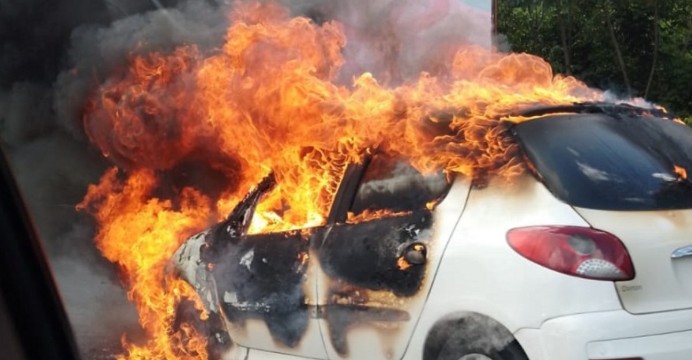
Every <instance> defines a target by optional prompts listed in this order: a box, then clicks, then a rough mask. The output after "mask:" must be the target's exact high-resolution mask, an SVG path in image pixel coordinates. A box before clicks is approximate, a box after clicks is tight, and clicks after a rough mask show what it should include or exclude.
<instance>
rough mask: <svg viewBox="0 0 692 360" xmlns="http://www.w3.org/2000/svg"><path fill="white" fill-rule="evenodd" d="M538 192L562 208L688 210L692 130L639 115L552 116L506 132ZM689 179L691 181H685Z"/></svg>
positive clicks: (691, 188)
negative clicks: (546, 192)
mask: <svg viewBox="0 0 692 360" xmlns="http://www.w3.org/2000/svg"><path fill="white" fill-rule="evenodd" d="M514 131H515V134H516V135H517V137H518V140H519V142H520V144H521V145H522V148H523V150H524V151H525V153H526V155H527V157H528V160H529V161H530V162H531V163H532V165H533V167H534V168H535V169H536V171H537V173H538V175H539V176H540V177H541V178H542V180H543V182H544V183H545V185H546V186H547V187H548V188H549V189H550V191H551V192H552V193H553V194H554V195H555V196H556V197H558V198H559V199H561V200H563V201H565V202H567V203H568V204H570V205H573V206H577V207H583V208H592V209H602V210H662V209H685V208H692V186H691V183H690V181H689V180H688V179H687V172H688V171H692V161H691V160H692V129H690V128H689V127H687V126H685V125H683V124H679V123H676V122H674V121H671V120H668V119H660V118H654V117H646V116H639V115H617V116H611V115H606V114H574V115H555V116H547V117H544V118H540V119H536V120H531V121H528V122H525V123H521V124H518V125H517V126H515V128H514ZM690 175H692V174H690Z"/></svg>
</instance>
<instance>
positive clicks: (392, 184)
mask: <svg viewBox="0 0 692 360" xmlns="http://www.w3.org/2000/svg"><path fill="white" fill-rule="evenodd" d="M448 189H449V181H448V179H447V176H446V174H444V173H443V172H441V171H440V172H435V173H431V174H423V173H421V172H420V171H418V170H416V169H415V168H414V167H413V166H411V164H410V163H409V162H408V161H407V160H405V159H402V158H398V157H394V156H390V155H386V154H381V153H378V154H375V155H374V156H373V157H372V158H371V160H370V162H369V163H368V165H367V168H366V170H365V173H364V174H363V178H362V180H361V183H360V185H359V187H358V191H357V193H356V196H355V199H354V201H353V205H352V206H351V209H350V212H352V213H353V214H354V215H358V214H361V213H363V212H364V211H366V210H369V211H378V210H389V211H392V212H404V211H414V210H419V209H424V208H425V207H426V205H427V204H428V203H431V202H433V203H434V202H435V201H437V200H439V199H441V198H442V197H443V196H444V195H445V194H446V192H447V190H448Z"/></svg>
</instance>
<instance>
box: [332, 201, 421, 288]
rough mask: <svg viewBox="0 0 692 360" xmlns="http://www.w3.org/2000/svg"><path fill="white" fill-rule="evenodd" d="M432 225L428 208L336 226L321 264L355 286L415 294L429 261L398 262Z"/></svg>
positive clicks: (338, 277)
mask: <svg viewBox="0 0 692 360" xmlns="http://www.w3.org/2000/svg"><path fill="white" fill-rule="evenodd" d="M431 226H432V216H431V214H430V212H428V211H418V212H414V213H412V214H410V215H404V216H399V217H392V218H383V219H377V220H372V221H367V222H363V223H357V224H339V225H336V226H334V228H333V229H332V231H331V232H330V234H329V236H328V237H327V239H326V241H325V243H324V244H323V245H322V247H321V248H320V249H319V260H320V264H321V265H322V268H323V269H324V271H325V273H327V275H329V276H330V277H332V278H336V279H341V280H343V281H345V282H348V283H349V284H351V285H353V286H356V287H362V288H365V289H370V290H390V291H392V292H394V293H395V294H396V295H398V296H411V295H413V294H415V293H416V292H417V290H418V289H419V288H420V285H421V281H422V279H423V275H424V274H425V262H424V261H420V263H419V264H411V265H412V266H409V267H407V268H405V269H401V267H400V266H399V265H398V261H399V259H400V258H402V256H404V255H405V254H404V252H405V251H406V250H407V248H408V247H409V245H411V244H413V243H414V242H418V241H421V235H422V236H425V233H426V232H427V230H429V229H430V228H431Z"/></svg>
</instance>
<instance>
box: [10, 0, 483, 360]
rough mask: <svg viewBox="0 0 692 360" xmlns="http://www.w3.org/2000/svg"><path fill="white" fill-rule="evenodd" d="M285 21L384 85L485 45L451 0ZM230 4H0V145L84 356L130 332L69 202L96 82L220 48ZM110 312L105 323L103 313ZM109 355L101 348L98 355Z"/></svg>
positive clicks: (83, 162)
mask: <svg viewBox="0 0 692 360" xmlns="http://www.w3.org/2000/svg"><path fill="white" fill-rule="evenodd" d="M282 2H283V3H284V4H285V5H286V6H288V7H289V8H290V9H291V11H292V12H293V13H294V14H295V15H305V16H308V17H310V18H311V19H313V21H315V22H317V23H320V22H324V21H330V20H334V19H336V20H337V21H339V22H341V23H342V24H343V26H344V30H345V32H346V35H347V38H348V43H347V45H346V48H345V49H344V51H343V53H344V56H345V58H346V65H345V66H344V68H343V69H342V72H341V74H340V78H339V80H340V81H341V82H342V83H344V84H350V82H351V79H352V78H353V76H355V75H357V74H360V73H362V72H366V71H367V72H371V73H373V74H374V75H375V76H376V77H377V78H378V79H379V80H380V81H381V82H383V83H391V84H396V83H400V82H404V81H407V80H411V79H413V78H415V77H417V75H418V74H419V73H420V72H421V71H427V72H430V73H433V74H441V73H444V71H445V69H444V66H445V62H444V61H443V60H445V59H446V57H448V56H450V52H451V51H453V49H454V48H456V46H458V45H459V44H462V43H476V44H481V45H485V46H490V41H491V39H490V37H489V34H490V29H489V26H490V21H489V16H490V15H489V14H483V13H479V12H477V11H476V10H473V9H470V8H469V7H466V6H465V5H462V4H461V3H459V2H458V1H456V0H349V1H341V0H283V1H282ZM232 3H233V2H232V1H230V0H229V1H224V0H151V1H142V0H102V1H98V0H62V1H55V0H0V142H1V143H2V146H3V147H4V148H5V151H6V152H7V153H8V155H9V156H10V158H11V160H12V163H13V167H14V171H15V175H16V177H17V179H18V182H19V184H20V187H21V188H22V191H23V195H24V197H25V199H26V201H27V203H28V205H29V207H30V211H31V213H32V215H33V218H34V221H35V223H36V226H37V228H38V231H39V233H40V235H41V237H42V239H43V241H44V245H45V248H46V250H47V252H48V256H49V259H50V261H51V265H52V268H53V271H54V275H55V277H56V279H57V281H58V285H59V287H60V290H61V292H62V296H63V299H64V301H65V305H66V307H67V311H68V315H69V316H70V320H71V322H72V325H73V327H74V330H75V333H76V335H77V340H78V343H79V345H80V348H81V350H82V352H83V354H84V357H85V358H90V359H93V358H98V357H99V356H100V354H102V352H103V349H104V348H106V349H112V348H113V347H116V348H117V346H118V345H117V344H118V339H119V337H120V335H121V334H122V333H123V332H124V331H129V330H132V329H136V328H137V325H136V315H135V313H134V310H133V308H132V306H130V305H129V303H128V302H127V301H126V299H125V295H124V292H123V290H122V287H121V284H120V282H119V280H118V278H117V275H116V269H115V267H114V266H113V265H112V264H109V263H107V262H106V261H105V260H104V259H103V258H102V257H101V256H100V255H99V253H98V251H97V250H96V249H95V248H94V245H93V242H92V238H93V234H94V225H93V223H92V221H91V219H90V218H88V217H87V216H86V215H84V214H79V213H76V212H75V210H74V206H75V204H76V203H78V202H79V201H80V200H81V198H82V197H83V195H84V193H85V191H86V187H87V185H88V184H90V183H94V182H96V181H98V178H99V176H100V175H101V174H102V173H103V171H104V169H105V168H107V167H108V166H109V163H108V161H107V160H106V159H104V158H103V157H102V156H101V154H100V153H99V152H98V150H97V149H95V148H94V147H92V146H91V145H90V144H89V143H88V141H87V139H86V136H85V135H84V131H83V129H82V111H83V109H84V106H85V102H86V100H87V99H88V97H89V95H90V94H91V93H92V92H93V91H94V89H96V88H97V87H98V86H99V85H101V84H103V83H105V82H107V81H109V79H111V78H112V77H116V78H117V76H118V75H119V74H122V72H123V70H124V67H125V66H126V65H127V62H128V59H129V58H130V57H131V56H132V55H134V54H144V53H148V52H150V51H160V52H163V53H166V52H170V51H172V50H173V49H174V48H175V47H177V46H180V45H184V44H195V45H196V46H198V47H199V48H200V50H201V51H202V52H203V53H204V52H213V51H215V49H216V48H218V47H219V46H220V44H221V43H222V41H223V37H224V34H225V31H226V28H227V26H228V17H227V13H228V10H229V8H230V7H231V6H232ZM114 314H115V315H114ZM108 351H110V350H107V351H106V352H108Z"/></svg>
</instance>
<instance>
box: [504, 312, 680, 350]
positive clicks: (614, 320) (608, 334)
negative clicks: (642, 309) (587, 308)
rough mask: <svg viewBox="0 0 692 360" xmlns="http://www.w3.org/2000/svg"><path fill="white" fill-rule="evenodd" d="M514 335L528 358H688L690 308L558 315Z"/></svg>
mask: <svg viewBox="0 0 692 360" xmlns="http://www.w3.org/2000/svg"><path fill="white" fill-rule="evenodd" d="M515 337H516V339H517V340H518V341H519V343H520V344H521V345H522V346H523V347H524V350H525V351H526V354H527V355H528V357H529V359H531V360H554V359H561V360H587V359H593V360H596V359H621V358H633V357H641V358H643V359H645V360H690V359H692V310H683V311H670V312H663V313H655V314H646V315H633V314H630V313H628V312H626V311H624V310H618V311H606V312H595V313H586V314H577V315H570V316H563V317H558V318H554V319H550V320H547V321H545V322H544V323H543V324H542V325H541V327H540V328H538V329H528V328H524V329H519V330H518V331H516V332H515Z"/></svg>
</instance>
